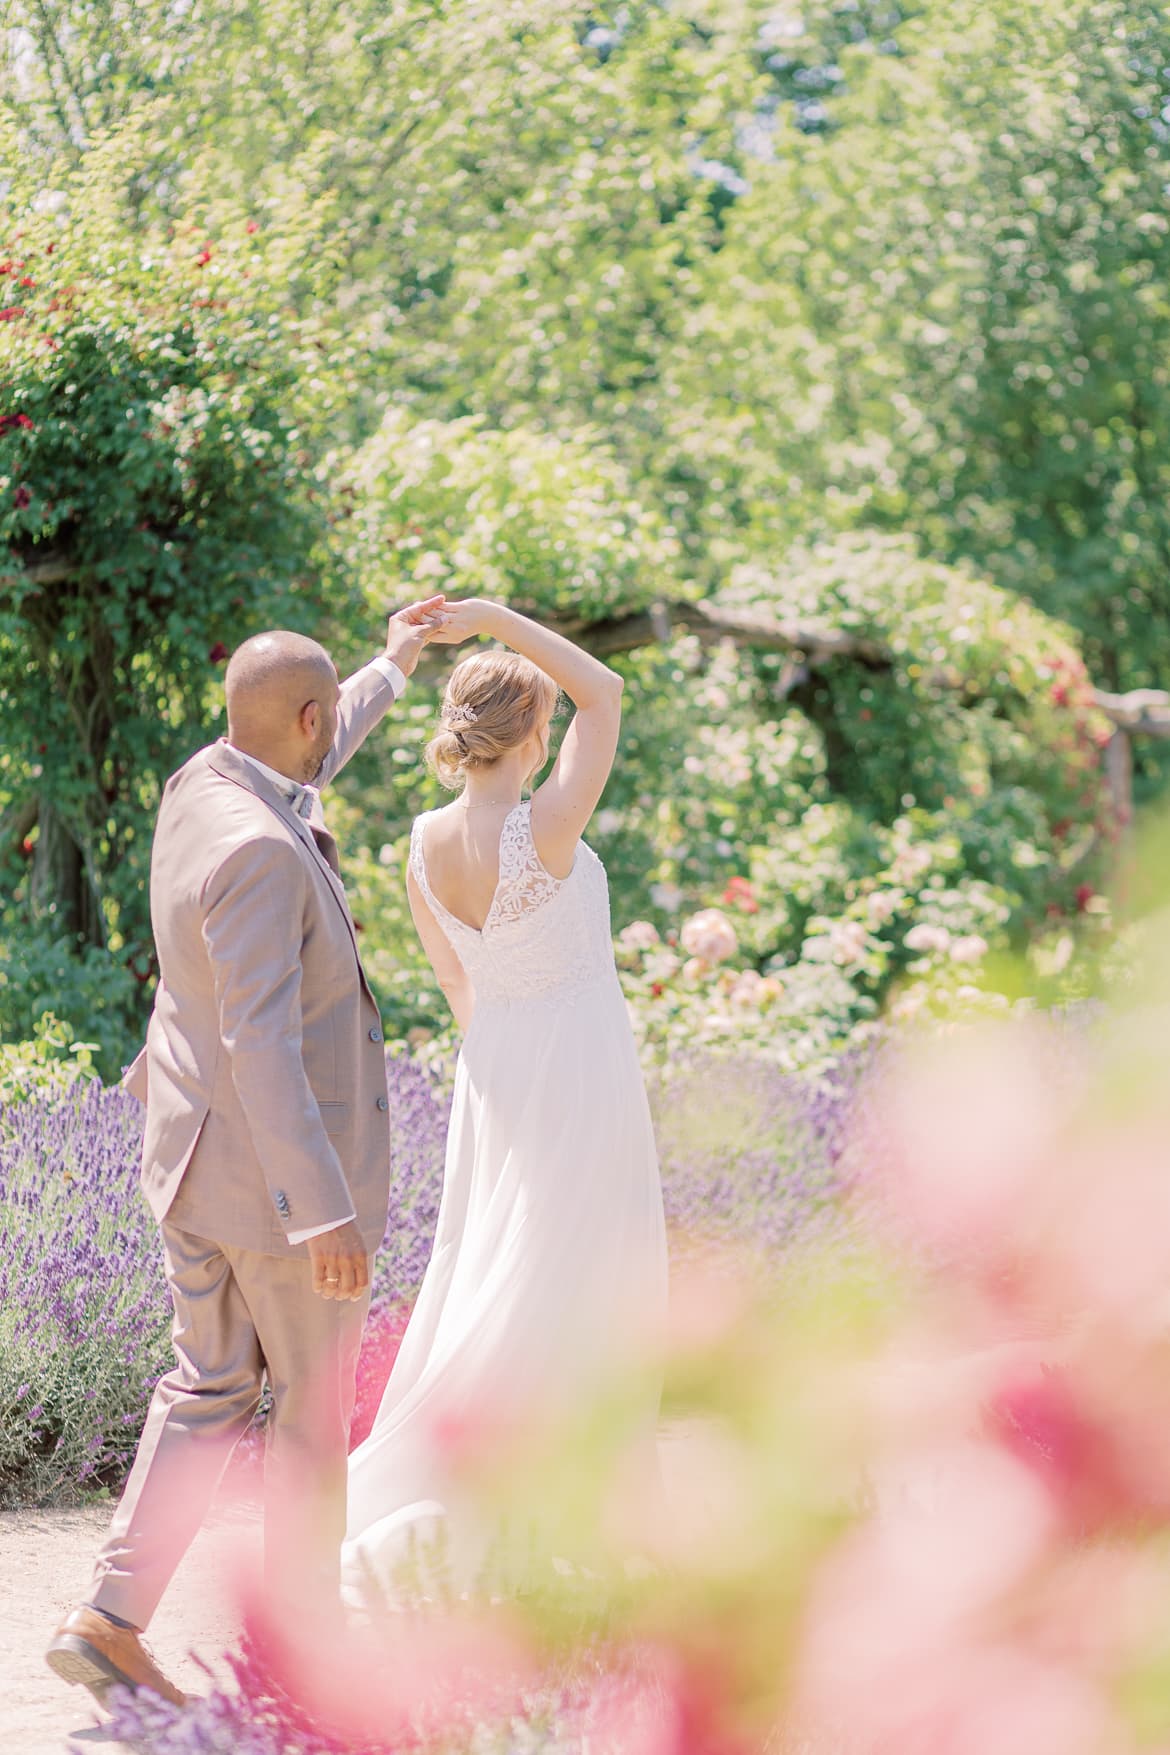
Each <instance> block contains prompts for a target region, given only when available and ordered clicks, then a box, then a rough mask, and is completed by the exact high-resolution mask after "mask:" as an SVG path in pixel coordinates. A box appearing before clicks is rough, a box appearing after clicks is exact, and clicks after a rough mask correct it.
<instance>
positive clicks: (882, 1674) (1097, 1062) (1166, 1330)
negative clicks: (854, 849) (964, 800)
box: [793, 947, 1170, 1755]
mask: <svg viewBox="0 0 1170 1755" xmlns="http://www.w3.org/2000/svg"><path fill="white" fill-rule="evenodd" d="M923 948H925V947H923ZM1148 1028H1149V1024H1148V1022H1147V1024H1146V1025H1145V1026H1144V1029H1145V1031H1148ZM1142 1034H1143V1029H1142V1027H1140V1026H1135V1027H1132V1028H1131V1030H1130V1032H1129V1035H1128V1036H1126V1035H1125V1034H1124V1033H1123V1032H1120V1031H1118V1030H1116V1029H1115V1031H1114V1035H1113V1036H1112V1038H1110V1039H1109V1040H1108V1041H1107V1042H1105V1043H1104V1044H1103V1045H1102V1044H1096V1045H1094V1044H1093V1042H1092V1039H1091V1038H1089V1037H1087V1036H1086V1039H1085V1041H1084V1042H1081V1043H1077V1042H1075V1041H1074V1042H1073V1043H1072V1044H1071V1045H1070V1043H1069V1041H1068V1040H1067V1033H1066V1035H1065V1036H1064V1037H1061V1036H1059V1034H1058V1032H1057V1030H1056V1029H1055V1028H1053V1027H1050V1026H1047V1025H1043V1024H1040V1023H1037V1022H1031V1021H1028V1022H1017V1023H1013V1024H1010V1025H1007V1026H1000V1027H999V1028H997V1029H993V1030H992V1029H983V1030H980V1031H965V1032H959V1033H954V1034H952V1035H950V1036H949V1037H948V1038H947V1039H946V1040H944V1041H942V1042H940V1041H938V1040H937V1039H936V1040H935V1042H934V1043H933V1045H932V1046H931V1047H930V1048H929V1049H928V1050H927V1051H926V1052H924V1053H923V1054H922V1055H920V1056H919V1057H918V1058H917V1059H915V1060H913V1061H912V1062H911V1064H910V1066H909V1067H908V1068H907V1069H904V1070H902V1071H901V1072H899V1073H896V1074H895V1075H894V1076H893V1077H892V1078H889V1079H887V1081H886V1082H885V1083H884V1084H883V1086H882V1088H881V1090H880V1091H879V1092H877V1094H876V1101H877V1106H878V1110H879V1113H880V1116H881V1122H880V1125H879V1126H878V1128H877V1130H876V1132H875V1135H874V1138H873V1141H872V1144H873V1147H874V1156H875V1157H876V1159H877V1162H876V1164H875V1165H874V1168H875V1172H876V1177H875V1179H876V1181H877V1183H878V1185H879V1187H880V1190H881V1202H880V1209H879V1210H881V1211H884V1212H885V1214H886V1215H887V1218H888V1220H889V1222H890V1223H891V1224H892V1226H893V1232H894V1235H895V1237H896V1238H897V1240H898V1243H899V1245H900V1246H905V1245H906V1244H909V1245H910V1247H911V1253H912V1256H913V1257H914V1259H917V1260H918V1262H919V1263H920V1268H921V1272H920V1275H919V1283H918V1286H917V1289H916V1290H915V1292H914V1293H913V1295H912V1296H911V1297H910V1298H909V1300H908V1301H907V1303H906V1304H905V1306H904V1307H903V1310H902V1313H901V1316H900V1320H899V1321H898V1323H897V1324H896V1325H895V1327H894V1330H893V1332H892V1334H891V1336H890V1338H889V1340H888V1343H887V1345H886V1348H885V1349H884V1351H883V1353H882V1355H881V1356H880V1357H879V1359H878V1360H877V1361H876V1363H874V1364H873V1365H872V1366H871V1368H870V1369H869V1370H868V1371H863V1372H862V1388H863V1395H864V1399H865V1401H866V1405H867V1410H868V1420H869V1428H868V1431H869V1436H868V1441H867V1442H868V1449H867V1452H866V1455H867V1462H866V1474H867V1482H868V1487H869V1491H870V1497H871V1499H872V1502H873V1510H872V1512H871V1513H870V1515H869V1516H868V1517H867V1518H866V1519H865V1521H864V1522H862V1523H861V1524H860V1525H859V1526H858V1527H856V1528H855V1529H854V1530H852V1531H851V1532H850V1533H849V1534H848V1535H847V1536H846V1537H845V1538H844V1539H843V1540H842V1542H841V1543H840V1544H839V1546H838V1548H837V1550H836V1551H835V1552H834V1554H833V1555H832V1556H831V1558H830V1559H829V1560H828V1561H827V1562H826V1564H825V1565H824V1566H823V1567H822V1569H821V1572H820V1574H819V1576H818V1577H817V1579H816V1581H815V1584H814V1587H813V1590H812V1592H811V1595H810V1600H809V1603H808V1605H807V1612H806V1615H805V1620H804V1634H803V1643H802V1647H801V1652H800V1657H799V1660H798V1665H797V1677H798V1681H797V1688H796V1693H795V1699H794V1703H793V1713H794V1718H795V1720H796V1721H797V1722H798V1723H799V1724H800V1725H801V1727H802V1729H809V1734H810V1735H811V1736H812V1739H813V1740H812V1742H811V1743H810V1745H809V1747H810V1748H812V1749H817V1750H819V1748H820V1746H821V1745H820V1744H818V1742H817V1740H816V1739H817V1736H818V1735H819V1736H821V1737H826V1738H827V1739H828V1741H827V1743H826V1745H825V1746H826V1747H834V1744H833V1742H832V1738H833V1737H839V1738H840V1746H841V1747H843V1748H845V1749H848V1750H849V1751H850V1752H851V1755H852V1752H856V1755H867V1752H872V1755H878V1752H879V1751H880V1752H881V1755H885V1752H886V1751H890V1752H891V1755H893V1752H896V1755H1017V1752H1018V1755H1080V1752H1082V1751H1083V1752H1084V1755H1103V1752H1106V1751H1107V1752H1109V1755H1119V1752H1122V1751H1132V1750H1136V1749H1137V1748H1139V1747H1141V1748H1149V1747H1150V1746H1151V1743H1150V1740H1149V1739H1148V1738H1147V1737H1143V1738H1142V1739H1141V1740H1140V1742H1139V1741H1134V1740H1132V1739H1131V1736H1130V1732H1129V1726H1128V1725H1127V1723H1126V1718H1125V1705H1126V1687H1127V1679H1128V1678H1129V1676H1130V1675H1131V1674H1132V1673H1133V1672H1134V1671H1135V1669H1140V1666H1141V1664H1142V1662H1143V1661H1146V1659H1147V1654H1148V1652H1149V1651H1150V1650H1151V1649H1152V1648H1153V1647H1154V1646H1155V1644H1156V1641H1157V1640H1158V1638H1159V1636H1160V1634H1161V1632H1162V1630H1163V1629H1164V1626H1165V1620H1166V1614H1167V1607H1168V1603H1170V1571H1168V1569H1167V1565H1166V1560H1165V1557H1164V1543H1165V1536H1166V1534H1167V1531H1168V1530H1170V1418H1167V1415H1166V1393H1167V1392H1166V1385H1167V1382H1168V1381H1170V1373H1168V1369H1167V1367H1168V1364H1170V1320H1168V1318H1170V1303H1168V1291H1170V1174H1168V1171H1170V1163H1168V1154H1167V1145H1166V1141H1167V1139H1168V1138H1170V1095H1168V1094H1167V1093H1166V1081H1165V1080H1164V1079H1162V1078H1161V1077H1159V1078H1157V1079H1151V1078H1150V1077H1148V1076H1143V1072H1142V1066H1143V1058H1142V1055H1141V1053H1140V1051H1138V1050H1137V1048H1136V1044H1137V1043H1138V1042H1139V1041H1140V1040H1141V1037H1142ZM1070 1056H1071V1060H1070ZM1151 1537H1155V1538H1156V1541H1155V1542H1154V1543H1153V1544H1152V1543H1151V1540H1150V1538H1151Z"/></svg>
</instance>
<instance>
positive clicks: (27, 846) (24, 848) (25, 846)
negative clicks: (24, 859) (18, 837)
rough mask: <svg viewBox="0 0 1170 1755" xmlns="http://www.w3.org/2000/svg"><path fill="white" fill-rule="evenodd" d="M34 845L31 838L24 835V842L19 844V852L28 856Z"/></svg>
mask: <svg viewBox="0 0 1170 1755" xmlns="http://www.w3.org/2000/svg"><path fill="white" fill-rule="evenodd" d="M34 844H35V843H34V842H33V838H32V836H31V835H26V836H25V838H24V840H23V841H22V842H21V843H20V851H21V852H22V853H24V854H29V853H31V852H32V850H33V846H34Z"/></svg>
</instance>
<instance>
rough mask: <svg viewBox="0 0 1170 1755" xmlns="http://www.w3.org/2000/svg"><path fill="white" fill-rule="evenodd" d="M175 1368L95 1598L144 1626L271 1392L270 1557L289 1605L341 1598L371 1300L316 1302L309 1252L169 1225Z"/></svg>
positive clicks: (269, 1578) (103, 1558) (144, 1441)
mask: <svg viewBox="0 0 1170 1755" xmlns="http://www.w3.org/2000/svg"><path fill="white" fill-rule="evenodd" d="M161 1229H162V1241H163V1251H164V1256H165V1261H166V1273H167V1280H168V1282H169V1284H170V1288H171V1297H172V1299H173V1301H174V1307H175V1320H174V1329H173V1335H174V1345H175V1355H176V1361H177V1363H176V1365H175V1368H174V1369H173V1370H172V1371H168V1373H167V1375H166V1376H165V1377H163V1378H162V1379H161V1380H160V1382H159V1383H158V1385H157V1387H156V1389H155V1392H154V1397H153V1399H152V1401H151V1404H150V1411H149V1413H148V1414H147V1416H146V1424H145V1426H144V1427H143V1431H142V1438H141V1440H140V1442H139V1445H138V1453H137V1455H136V1457H135V1459H134V1467H133V1468H132V1470H131V1471H130V1478H129V1480H128V1481H127V1483H126V1488H125V1491H124V1493H123V1494H122V1499H121V1502H120V1504H119V1506H118V1509H117V1511H116V1512H115V1514H114V1520H113V1523H112V1525H111V1528H110V1533H109V1536H108V1538H107V1540H106V1543H105V1546H104V1547H103V1549H102V1551H101V1553H100V1555H99V1556H98V1561H97V1567H96V1571H95V1575H94V1584H93V1589H92V1592H91V1594H90V1597H89V1601H90V1602H91V1603H92V1604H94V1606H95V1607H97V1608H99V1609H106V1610H109V1611H110V1612H111V1613H112V1614H114V1615H119V1616H121V1617H122V1619H123V1620H125V1621H130V1622H131V1623H133V1625H134V1626H135V1627H139V1628H143V1627H145V1626H146V1625H147V1624H148V1622H149V1621H150V1618H151V1616H152V1615H153V1614H154V1611H155V1609H156V1607H157V1606H158V1602H159V1599H160V1597H161V1596H162V1594H163V1591H164V1590H165V1589H166V1587H167V1584H168V1583H169V1582H170V1579H171V1576H172V1574H173V1573H174V1571H175V1568H176V1567H177V1566H178V1564H179V1561H180V1560H181V1559H182V1557H183V1555H184V1553H185V1552H186V1550H187V1548H188V1546H189V1545H190V1543H191V1541H192V1539H193V1537H194V1536H195V1533H196V1531H197V1530H198V1528H199V1526H200V1524H201V1523H202V1521H203V1519H204V1517H205V1516H206V1514H207V1510H208V1507H209V1505H210V1503H211V1499H212V1496H213V1494H214V1492H215V1489H216V1486H217V1484H218V1482H219V1479H220V1476H221V1475H222V1474H223V1471H224V1468H225V1467H226V1465H227V1462H228V1458H229V1457H230V1456H231V1453H232V1451H233V1450H234V1448H235V1446H236V1444H237V1443H238V1441H239V1439H240V1438H241V1437H242V1436H243V1434H244V1432H246V1431H247V1429H248V1426H249V1424H250V1423H251V1420H252V1416H253V1415H254V1414H255V1412H256V1407H257V1404H258V1403H259V1401H260V1394H261V1389H262V1387H263V1380H264V1379H265V1377H266V1378H267V1380H268V1384H269V1386H270V1388H271V1391H272V1410H271V1413H270V1414H269V1419H268V1447H267V1453H266V1458H265V1471H264V1561H265V1577H266V1582H267V1585H268V1587H269V1589H270V1590H272V1591H274V1592H275V1593H277V1596H278V1598H279V1599H280V1600H283V1601H286V1602H289V1604H290V1606H295V1605H297V1604H302V1603H303V1604H307V1605H312V1606H313V1607H314V1610H315V1611H316V1612H320V1610H321V1609H322V1608H323V1607H327V1606H328V1605H329V1604H330V1603H331V1602H332V1603H335V1602H336V1601H337V1590H338V1567H339V1550H340V1547H341V1541H342V1537H343V1536H344V1534H345V1485H346V1451H347V1448H348V1438H349V1422H350V1417H351V1415H352V1413H353V1401H354V1381H355V1370H356V1365H357V1355H358V1348H359V1345H360V1343H361V1334H362V1327H363V1325H364V1322H365V1317H366V1311H367V1308H368V1305H369V1295H368V1293H367V1294H366V1296H365V1297H364V1298H363V1299H362V1300H361V1301H360V1302H358V1303H353V1304H341V1303H337V1302H334V1301H332V1300H328V1299H324V1298H320V1297H318V1296H317V1295H316V1294H315V1293H314V1291H313V1289H312V1268H311V1266H310V1263H309V1261H308V1260H307V1259H306V1258H305V1257H302V1256H291V1255H290V1256H289V1257H287V1258H284V1257H281V1256H275V1255H260V1254H258V1253H257V1252H255V1251H254V1250H250V1249H237V1248H235V1247H234V1246H231V1245H221V1244H217V1243H213V1242H211V1241H209V1240H208V1239H207V1238H204V1237H195V1236H193V1235H192V1234H191V1233H190V1232H187V1231H181V1230H179V1229H178V1227H177V1226H175V1225H171V1224H168V1223H167V1222H166V1221H165V1220H164V1221H163V1224H162V1227H161Z"/></svg>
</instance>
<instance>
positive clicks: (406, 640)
mask: <svg viewBox="0 0 1170 1755" xmlns="http://www.w3.org/2000/svg"><path fill="white" fill-rule="evenodd" d="M445 601H446V600H445V599H444V598H443V597H428V598H427V599H426V601H425V602H424V603H411V604H408V605H407V607H406V608H405V609H400V610H398V611H397V613H396V614H394V615H392V616H391V617H390V621H389V623H388V625H387V628H386V656H387V658H390V659H393V661H394V663H395V664H396V665H397V666H398V668H399V670H400V671H401V672H402V674H403V676H409V675H410V673H411V671H412V670H413V669H414V667H415V665H416V664H417V663H418V655H419V653H420V652H421V651H422V649H423V647H424V646H425V645H426V643H427V641H428V640H433V639H434V637H435V634H436V632H437V631H438V629H439V628H440V627H441V626H442V623H443V604H444V602H445Z"/></svg>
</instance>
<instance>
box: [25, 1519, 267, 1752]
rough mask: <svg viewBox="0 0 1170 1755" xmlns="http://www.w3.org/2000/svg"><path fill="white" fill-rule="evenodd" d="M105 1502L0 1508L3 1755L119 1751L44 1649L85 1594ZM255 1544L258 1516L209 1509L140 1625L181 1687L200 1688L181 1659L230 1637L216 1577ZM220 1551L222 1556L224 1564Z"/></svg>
mask: <svg viewBox="0 0 1170 1755" xmlns="http://www.w3.org/2000/svg"><path fill="white" fill-rule="evenodd" d="M110 1509H111V1508H110V1506H108V1505H93V1506H82V1507H72V1508H70V1509H67V1510H46V1511H39V1510H38V1511H32V1510H28V1511H5V1512H0V1750H3V1751H4V1755H66V1751H68V1750H69V1749H70V1747H71V1739H74V1740H75V1741H74V1742H73V1745H72V1746H73V1747H75V1748H76V1749H77V1750H89V1749H93V1750H94V1751H95V1755H121V1751H123V1750H124V1749H125V1748H126V1745H125V1744H123V1743H118V1742H115V1741H114V1739H113V1738H111V1737H110V1735H109V1733H108V1732H107V1731H106V1730H104V1729H103V1728H102V1725H101V1724H100V1723H99V1721H100V1720H101V1718H102V1715H101V1714H100V1713H99V1711H98V1709H97V1707H96V1705H95V1704H94V1702H93V1700H92V1699H91V1697H90V1695H89V1694H88V1693H87V1692H86V1690H85V1689H83V1688H70V1687H67V1686H66V1685H65V1684H64V1683H63V1682H60V1681H59V1680H58V1679H57V1678H56V1677H55V1676H54V1675H53V1673H52V1671H51V1670H49V1669H48V1667H47V1666H46V1664H45V1660H44V1651H45V1647H46V1645H47V1644H48V1643H49V1640H50V1638H51V1637H52V1633H53V1629H54V1628H55V1627H56V1625H57V1623H58V1621H59V1620H60V1619H61V1617H62V1615H63V1614H65V1612H66V1611H67V1610H68V1609H71V1608H72V1607H73V1606H74V1605H75V1604H76V1603H77V1602H79V1601H80V1600H81V1598H82V1597H83V1596H84V1594H85V1589H86V1586H87V1584H88V1583H89V1575H90V1569H91V1567H92V1565H93V1557H94V1554H95V1553H96V1551H97V1548H98V1545H99V1543H100V1542H101V1539H102V1536H103V1535H104V1533H105V1529H106V1525H107V1524H108V1523H109V1520H110ZM253 1549H254V1551H255V1552H256V1553H258V1551H259V1523H258V1520H257V1518H256V1517H255V1516H254V1515H251V1516H249V1515H247V1514H245V1513H243V1512H241V1511H239V1510H234V1509H233V1510H228V1511H223V1512H219V1513H216V1514H215V1515H214V1516H213V1517H212V1519H211V1520H210V1521H209V1523H208V1525H207V1527H206V1528H205V1529H204V1530H202V1531H201V1533H200V1535H199V1536H198V1538H197V1539H196V1541H195V1544H194V1546H193V1547H192V1549H191V1551H190V1553H189V1554H188V1555H187V1557H186V1559H185V1560H184V1562H183V1564H182V1566H181V1567H180V1569H179V1571H178V1573H177V1574H176V1576H175V1579H174V1581H173V1583H172V1585H171V1587H170V1589H169V1590H168V1592H167V1595H166V1596H165V1598H164V1599H163V1603H162V1606H161V1608H160V1609H159V1611H158V1614H157V1615H156V1616H155V1619H154V1621H153V1623H152V1624H151V1629H150V1644H151V1648H152V1650H153V1651H154V1653H155V1655H156V1656H157V1658H158V1660H159V1662H160V1664H161V1665H162V1667H163V1669H164V1670H165V1671H166V1672H167V1673H168V1675H170V1676H172V1677H173V1678H174V1680H175V1681H176V1682H177V1683H178V1684H179V1686H180V1687H182V1688H187V1689H189V1690H191V1691H193V1692H199V1693H203V1692H205V1691H206V1689H207V1686H208V1682H207V1676H206V1674H205V1673H204V1672H203V1671H202V1670H201V1669H200V1668H199V1666H198V1664H196V1663H195V1662H194V1661H193V1659H192V1658H191V1656H190V1653H191V1651H192V1650H196V1651H198V1652H199V1653H200V1655H201V1656H202V1657H203V1658H204V1659H211V1658H213V1657H214V1656H215V1655H216V1654H217V1653H219V1652H221V1651H223V1650H224V1648H225V1647H226V1646H227V1645H228V1644H229V1643H230V1641H231V1640H232V1637H233V1633H234V1629H235V1626H236V1618H235V1615H234V1612H233V1609H232V1607H231V1604H230V1601H229V1595H228V1591H227V1590H226V1589H225V1583H224V1581H225V1578H230V1576H232V1572H233V1569H234V1567H235V1566H236V1565H238V1564H239V1562H240V1559H241V1550H244V1551H245V1552H247V1551H249V1550H253ZM229 1553H230V1562H229V1563H226V1564H225V1560H226V1557H227V1555H228V1554H229Z"/></svg>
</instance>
